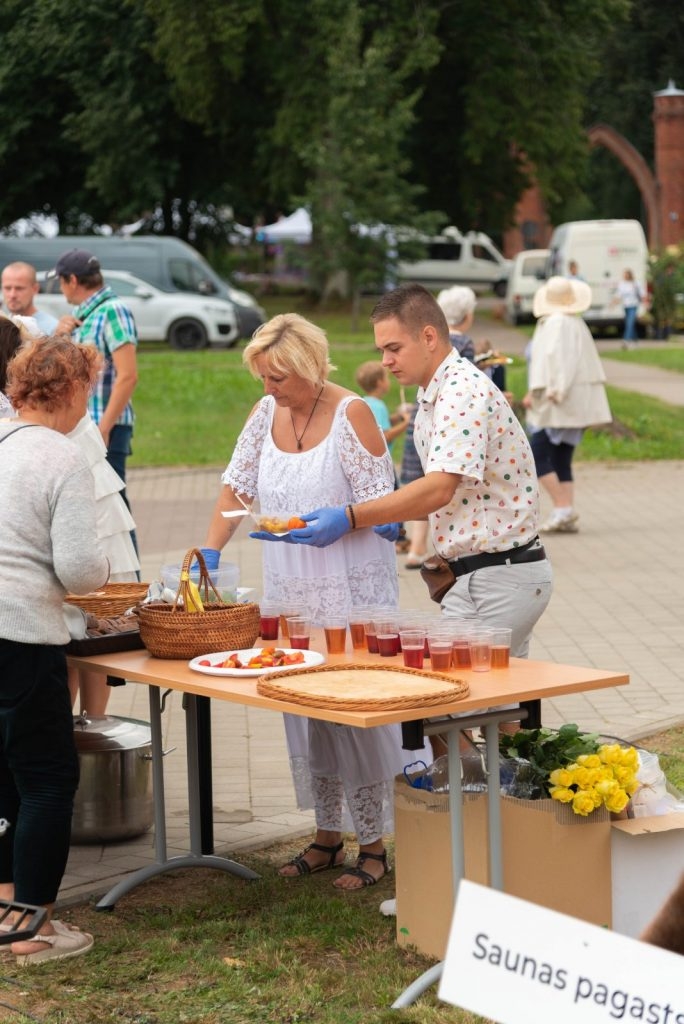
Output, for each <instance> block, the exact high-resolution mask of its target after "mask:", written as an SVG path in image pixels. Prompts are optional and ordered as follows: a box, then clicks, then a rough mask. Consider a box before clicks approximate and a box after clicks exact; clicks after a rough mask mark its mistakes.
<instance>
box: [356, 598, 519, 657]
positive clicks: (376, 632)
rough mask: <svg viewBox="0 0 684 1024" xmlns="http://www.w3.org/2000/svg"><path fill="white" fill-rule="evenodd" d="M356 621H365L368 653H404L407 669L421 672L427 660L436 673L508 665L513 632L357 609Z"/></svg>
mask: <svg viewBox="0 0 684 1024" xmlns="http://www.w3.org/2000/svg"><path fill="white" fill-rule="evenodd" d="M388 612H389V614H388ZM364 613H365V614H364ZM356 617H357V618H359V619H360V620H363V627H364V634H365V641H366V648H367V650H368V651H369V653H373V654H379V655H380V656H381V657H393V656H395V655H397V654H399V653H400V652H401V653H402V654H403V658H404V664H405V666H406V667H408V668H422V667H423V664H424V660H425V658H430V661H431V665H432V668H433V669H435V670H437V671H447V670H449V669H450V668H452V667H453V668H461V669H463V668H473V669H474V670H475V671H487V670H488V669H490V668H506V667H507V666H508V664H509V659H510V647H511V630H510V629H506V628H501V629H483V628H481V627H477V626H474V625H473V624H472V623H463V622H460V621H459V620H449V619H448V618H444V617H438V618H436V617H434V616H430V615H427V614H425V613H422V612H416V611H415V610H409V611H403V610H400V609H362V610H358V609H357V611H356ZM358 646H359V648H360V647H361V641H360V634H359V640H358Z"/></svg>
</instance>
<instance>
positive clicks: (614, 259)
mask: <svg viewBox="0 0 684 1024" xmlns="http://www.w3.org/2000/svg"><path fill="white" fill-rule="evenodd" d="M549 249H550V252H549V257H548V260H547V262H546V275H545V276H546V277H547V278H548V277H552V276H553V275H554V274H560V275H561V276H563V277H568V276H570V264H571V263H572V262H574V263H576V264H577V275H578V277H580V278H582V280H583V281H586V282H587V284H589V285H591V306H590V307H589V309H588V310H587V312H586V313H584V314H583V315H584V319H585V320H586V322H587V323H588V324H589V326H590V327H593V328H595V329H597V330H603V329H605V328H617V329H618V330H621V328H622V323H623V315H622V303H621V302H620V299H619V298H618V295H617V285H618V282H619V281H621V280H622V275H623V273H624V271H625V270H631V271H632V273H633V274H634V280H635V281H636V282H637V284H638V285H639V288H640V290H641V294H642V295H643V296H644V298H645V297H646V295H647V266H648V245H647V244H646V236H645V235H644V229H643V228H642V226H641V224H640V223H639V221H638V220H575V221H568V222H567V223H566V224H559V225H558V227H557V228H556V229H555V230H554V232H553V235H552V236H551V241H550V242H549ZM645 312H646V306H645V304H644V303H643V302H642V303H641V305H640V306H639V313H638V316H639V317H641V316H642V315H643V314H644V313H645Z"/></svg>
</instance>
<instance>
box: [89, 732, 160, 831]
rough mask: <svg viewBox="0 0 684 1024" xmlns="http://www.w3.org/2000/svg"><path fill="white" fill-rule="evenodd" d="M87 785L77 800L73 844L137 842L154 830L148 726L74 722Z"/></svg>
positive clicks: (149, 733)
mask: <svg viewBox="0 0 684 1024" xmlns="http://www.w3.org/2000/svg"><path fill="white" fill-rule="evenodd" d="M74 739H75V741H76V749H77V751H78V759H79V763H80V767H81V781H80V784H79V787H78V791H77V793H76V797H75V800H74V814H73V818H72V825H71V841H72V842H73V843H76V844H86V843H108V842H114V841H116V840H120V839H132V838H133V837H134V836H139V835H141V834H142V833H143V832H147V830H148V829H149V828H150V827H151V825H152V822H153V820H154V806H153V800H152V740H151V732H150V727H149V724H148V723H147V722H138V721H135V719H131V718H113V717H110V716H107V715H106V716H104V717H102V718H89V717H88V716H87V712H84V713H83V714H82V715H80V716H78V717H76V718H74Z"/></svg>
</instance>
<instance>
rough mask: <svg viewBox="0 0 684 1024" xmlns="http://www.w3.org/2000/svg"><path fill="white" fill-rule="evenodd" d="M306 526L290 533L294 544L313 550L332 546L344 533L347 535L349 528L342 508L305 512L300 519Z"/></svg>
mask: <svg viewBox="0 0 684 1024" xmlns="http://www.w3.org/2000/svg"><path fill="white" fill-rule="evenodd" d="M301 518H302V519H303V520H304V522H305V523H306V526H303V527H301V528H300V529H299V530H293V531H292V533H291V535H290V536H291V537H292V541H293V543H294V544H309V545H311V546H312V547H315V548H327V547H328V545H329V544H334V543H335V541H336V540H339V539H340V537H344V535H345V533H349V531H350V530H351V526H350V523H349V520H348V519H347V513H346V512H345V510H344V507H340V508H317V509H316V510H315V511H314V512H307V514H306V515H304V516H302V517H301Z"/></svg>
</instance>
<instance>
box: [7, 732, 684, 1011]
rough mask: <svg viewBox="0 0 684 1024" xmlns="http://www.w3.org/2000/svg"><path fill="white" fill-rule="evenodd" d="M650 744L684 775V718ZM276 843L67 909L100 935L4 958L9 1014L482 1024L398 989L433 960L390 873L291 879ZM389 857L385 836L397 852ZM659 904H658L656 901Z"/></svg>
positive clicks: (294, 845)
mask: <svg viewBox="0 0 684 1024" xmlns="http://www.w3.org/2000/svg"><path fill="white" fill-rule="evenodd" d="M641 743H642V744H643V746H645V747H646V749H648V750H651V751H654V752H657V753H658V754H659V755H660V759H661V760H660V763H661V766H662V767H663V770H664V771H665V774H666V776H667V778H668V779H669V781H670V782H672V783H674V784H675V785H678V786H681V785H682V784H683V782H684V774H683V770H684V727H679V728H676V729H670V730H668V731H667V732H664V733H659V734H657V735H654V736H650V737H648V738H647V739H645V740H642V741H641ZM302 845H303V844H302V841H301V840H295V841H292V842H289V843H280V844H277V845H275V846H272V847H270V848H268V849H267V850H263V851H261V852H259V853H254V854H240V857H239V860H240V861H241V862H242V863H244V864H246V865H248V866H249V867H251V868H253V869H254V870H255V871H256V872H258V873H259V875H260V876H261V877H260V878H259V879H258V880H257V881H254V882H244V881H242V880H239V879H237V878H234V877H233V876H230V875H227V874H225V873H223V872H218V871H211V870H202V871H199V870H197V869H194V870H192V869H187V870H183V871H176V872H171V873H169V874H165V875H162V876H160V877H157V878H152V879H151V880H149V881H148V882H146V883H145V885H143V886H140V887H139V888H137V889H135V890H133V891H132V892H131V893H129V894H127V895H126V896H125V897H122V899H121V900H120V901H119V903H117V906H116V911H115V912H114V913H111V914H102V913H97V912H96V911H95V910H94V908H93V906H80V907H78V908H74V909H73V910H72V911H69V910H62V911H61V912H60V917H62V918H66V919H67V920H69V921H70V920H73V921H74V923H76V924H78V925H79V926H80V927H81V928H83V929H85V930H86V931H90V932H92V933H94V935H95V937H96V943H95V947H94V949H93V951H92V952H91V953H89V954H88V956H86V957H82V958H78V959H75V960H64V961H60V962H54V963H53V964H46V965H45V966H42V967H36V968H35V969H30V970H27V969H26V968H21V967H18V966H17V965H16V963H15V961H14V958H13V957H12V956H11V954H10V953H9V952H8V951H5V952H4V953H0V957H1V958H3V963H2V967H3V989H4V991H3V994H2V1002H0V1007H8V1006H14V1007H17V1008H18V1010H19V1012H18V1013H17V1014H12V1013H8V1014H6V1013H5V1012H4V1009H0V1020H2V1021H6V1020H7V1021H9V1020H15V1019H16V1020H19V1019H22V1020H24V1019H26V1020H32V1021H38V1022H41V1024H48V1022H50V1024H92V1022H93V1021H97V1022H98V1024H184V1022H185V1024H478V1022H481V1021H482V1018H479V1017H476V1016H474V1015H473V1014H470V1013H468V1012H466V1011H464V1010H460V1009H458V1008H456V1007H453V1006H449V1005H447V1004H445V1003H441V1002H439V1000H438V999H437V995H436V989H435V987H434V986H433V987H432V988H430V989H429V990H428V991H427V992H426V993H425V994H424V995H422V996H421V997H420V999H419V1000H418V1001H417V1003H416V1004H414V1005H413V1006H411V1007H409V1008H407V1009H403V1010H391V1009H390V1005H391V1003H392V1001H393V1000H394V999H396V997H397V996H398V995H399V993H400V992H402V991H403V990H404V989H405V988H406V987H407V986H408V985H409V984H410V983H411V982H412V981H414V980H415V979H416V978H417V977H418V976H419V975H420V974H421V973H422V972H423V971H424V970H425V969H426V968H427V967H429V966H430V965H431V964H432V963H433V961H431V960H429V959H428V958H427V957H424V956H421V955H420V954H418V953H416V952H415V951H414V950H412V949H407V948H400V947H399V946H398V945H397V942H396V920H395V918H392V917H389V918H388V917H383V916H382V915H381V914H380V913H379V912H378V908H379V905H380V902H381V901H382V900H385V899H388V898H390V897H391V896H393V895H394V887H395V876H394V873H390V874H389V875H388V876H386V877H385V878H383V879H382V880H381V881H380V882H379V884H378V885H376V886H374V887H373V888H372V889H366V890H363V891H362V892H359V893H355V894H353V895H346V896H345V895H343V894H341V893H338V892H336V891H335V890H334V889H333V888H332V885H331V882H332V878H333V874H332V873H331V872H322V873H321V874H319V875H314V876H311V877H309V878H306V879H297V880H292V881H290V882H285V881H283V879H281V878H279V877H278V876H277V874H276V866H277V865H278V864H281V863H283V862H284V861H286V860H289V858H290V857H292V855H293V854H294V853H297V852H299V851H300V850H301V848H302ZM392 860H393V857H392V851H391V844H390V861H392ZM655 909H656V908H654V912H655Z"/></svg>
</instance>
